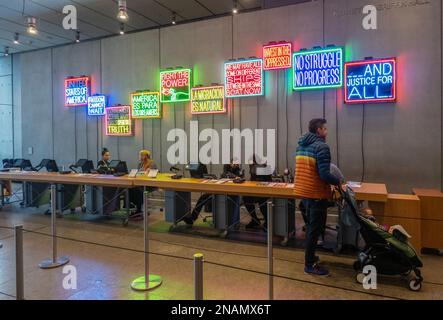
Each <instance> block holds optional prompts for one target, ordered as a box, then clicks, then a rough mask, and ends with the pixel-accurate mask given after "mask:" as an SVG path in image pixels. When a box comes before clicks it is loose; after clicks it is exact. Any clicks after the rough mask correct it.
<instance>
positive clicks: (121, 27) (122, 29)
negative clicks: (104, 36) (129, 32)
mask: <svg viewBox="0 0 443 320" xmlns="http://www.w3.org/2000/svg"><path fill="white" fill-rule="evenodd" d="M120 34H121V35H124V34H125V24H124V23H120Z"/></svg>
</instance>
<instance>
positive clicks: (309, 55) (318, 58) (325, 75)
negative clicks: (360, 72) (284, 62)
mask: <svg viewBox="0 0 443 320" xmlns="http://www.w3.org/2000/svg"><path fill="white" fill-rule="evenodd" d="M293 64H294V65H293V81H294V82H293V88H294V90H296V91H302V90H316V89H331V88H341V87H343V65H344V54H343V48H341V47H332V48H326V49H315V50H309V51H299V52H295V53H294V55H293Z"/></svg>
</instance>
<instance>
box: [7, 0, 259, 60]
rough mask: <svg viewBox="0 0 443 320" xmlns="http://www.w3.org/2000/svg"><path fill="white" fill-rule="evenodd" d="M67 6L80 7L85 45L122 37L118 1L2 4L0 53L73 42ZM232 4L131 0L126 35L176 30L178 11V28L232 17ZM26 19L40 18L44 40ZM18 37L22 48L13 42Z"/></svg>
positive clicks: (251, 4) (252, 0)
mask: <svg viewBox="0 0 443 320" xmlns="http://www.w3.org/2000/svg"><path fill="white" fill-rule="evenodd" d="M23 3H25V6H24V8H23ZM261 4H262V0H239V9H240V10H242V9H256V8H258V7H260V6H261ZM65 5H74V6H75V7H76V8H77V14H78V15H77V18H78V29H79V31H80V32H81V39H82V40H85V39H93V38H101V37H104V36H109V35H113V34H118V32H119V29H120V22H119V21H118V20H117V18H116V15H117V10H118V1H117V0H25V1H23V0H0V46H1V47H3V48H0V49H1V50H0V51H3V49H4V46H9V47H10V48H11V52H20V51H27V50H32V49H38V48H45V47H50V46H54V45H60V44H67V43H72V42H73V41H74V39H75V31H74V30H65V29H64V28H63V27H62V21H63V18H64V16H65V15H64V14H63V12H62V10H63V7H64V6H65ZM232 5H233V1H232V0H127V6H128V14H129V21H128V22H127V24H126V25H125V30H126V31H136V30H142V29H148V28H155V27H158V26H167V25H170V23H171V20H172V12H176V15H177V16H176V19H177V22H178V23H180V22H185V21H188V20H194V19H201V18H206V17H207V18H210V17H212V16H214V15H221V14H229V13H230V12H231V10H232ZM26 16H33V17H36V18H37V28H38V30H39V33H38V35H36V36H32V35H29V34H27V33H26V21H25V18H26ZM16 32H17V33H19V34H20V41H21V43H22V44H21V45H14V43H13V42H12V40H13V37H14V34H15V33H16Z"/></svg>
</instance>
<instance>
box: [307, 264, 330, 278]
mask: <svg viewBox="0 0 443 320" xmlns="http://www.w3.org/2000/svg"><path fill="white" fill-rule="evenodd" d="M305 273H306V274H310V275H313V276H321V277H327V276H329V271H328V269H326V268H323V267H320V266H319V265H318V264H314V265H312V266H306V267H305Z"/></svg>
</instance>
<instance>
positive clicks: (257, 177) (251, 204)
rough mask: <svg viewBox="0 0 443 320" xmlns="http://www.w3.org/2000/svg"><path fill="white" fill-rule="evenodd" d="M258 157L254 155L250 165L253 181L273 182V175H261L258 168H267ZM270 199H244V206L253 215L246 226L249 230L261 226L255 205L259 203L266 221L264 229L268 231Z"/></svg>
mask: <svg viewBox="0 0 443 320" xmlns="http://www.w3.org/2000/svg"><path fill="white" fill-rule="evenodd" d="M256 157H257V156H256V155H254V157H253V159H252V164H250V165H249V173H250V175H251V181H259V182H271V181H272V175H271V174H268V175H261V174H259V171H258V170H257V169H258V168H266V167H267V165H266V164H258V163H257V158H256ZM267 202H268V198H263V197H249V196H247V197H243V204H244V206H245V207H246V210H248V213H249V214H250V215H251V222H249V224H248V225H246V228H247V229H252V228H256V227H258V226H260V220H259V219H258V217H257V213H256V212H255V204H256V203H257V204H258V205H259V207H260V211H261V213H262V215H263V217H264V219H265V224H264V225H263V227H264V228H265V229H266V228H267V226H268V221H267V220H268V203H267Z"/></svg>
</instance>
